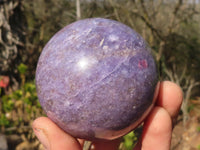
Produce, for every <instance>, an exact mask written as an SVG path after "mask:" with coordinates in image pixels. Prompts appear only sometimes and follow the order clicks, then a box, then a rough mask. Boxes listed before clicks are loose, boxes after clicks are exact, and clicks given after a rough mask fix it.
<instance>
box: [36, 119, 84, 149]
mask: <svg viewBox="0 0 200 150" xmlns="http://www.w3.org/2000/svg"><path fill="white" fill-rule="evenodd" d="M32 128H33V131H34V133H35V135H36V136H37V138H38V139H39V141H40V142H41V143H42V144H43V146H44V147H45V148H46V149H47V150H81V146H80V144H79V142H78V141H77V140H76V139H75V138H74V137H72V136H70V135H69V134H67V133H65V132H64V131H63V130H61V129H60V128H59V127H58V126H57V125H56V124H55V123H54V122H52V121H51V120H50V119H49V118H47V117H40V118H38V119H36V120H35V121H34V122H33V124H32Z"/></svg>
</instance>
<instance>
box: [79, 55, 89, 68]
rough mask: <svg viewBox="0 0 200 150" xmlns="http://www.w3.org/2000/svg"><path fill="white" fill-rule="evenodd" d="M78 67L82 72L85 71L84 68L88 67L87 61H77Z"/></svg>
mask: <svg viewBox="0 0 200 150" xmlns="http://www.w3.org/2000/svg"><path fill="white" fill-rule="evenodd" d="M77 65H78V67H79V68H80V69H82V70H85V69H86V68H88V65H89V61H88V59H86V58H82V59H80V60H79V61H78V63H77Z"/></svg>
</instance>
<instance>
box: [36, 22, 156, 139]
mask: <svg viewBox="0 0 200 150" xmlns="http://www.w3.org/2000/svg"><path fill="white" fill-rule="evenodd" d="M157 83H158V75H157V70H156V64H155V61H154V59H153V57H152V54H151V50H150V48H149V47H148V45H147V44H146V42H145V41H144V39H143V38H142V37H141V36H140V35H139V34H138V33H136V32H135V31H134V30H132V29H131V28H130V27H128V26H126V25H124V24H122V23H119V22H117V21H114V20H109V19H102V18H93V19H85V20H80V21H77V22H74V23H72V24H70V25H68V26H66V27H64V28H63V29H62V30H60V31H59V32H58V33H56V34H55V35H54V36H53V37H52V38H51V40H50V41H49V42H48V43H47V45H46V46H45V47H44V49H43V51H42V53H41V56H40V58H39V61H38V64H37V70H36V86H37V92H38V97H39V101H40V103H41V105H42V107H43V109H44V111H45V112H46V113H47V116H48V117H49V118H50V119H51V120H53V121H54V122H55V123H56V124H57V125H58V126H59V127H61V128H62V129H63V130H64V131H66V132H67V133H69V134H71V135H72V136H74V137H77V138H84V139H88V140H99V139H107V140H111V139H114V138H117V137H120V136H122V135H124V134H126V133H128V132H129V131H131V130H132V129H133V128H135V127H136V126H138V124H139V123H141V121H142V120H143V119H144V118H145V117H146V116H147V114H148V113H149V111H150V110H151V108H152V106H153V103H154V102H153V101H154V100H153V99H155V98H154V97H155V96H154V93H155V90H156V85H157Z"/></svg>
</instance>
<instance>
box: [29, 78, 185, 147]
mask: <svg viewBox="0 0 200 150" xmlns="http://www.w3.org/2000/svg"><path fill="white" fill-rule="evenodd" d="M181 103H182V90H181V88H180V87H179V86H177V85H176V84H174V83H172V82H169V81H164V82H161V84H160V90H159V94H158V98H157V101H156V104H155V107H154V108H153V110H152V111H151V113H150V114H149V115H148V117H147V118H146V119H145V121H144V126H143V133H142V136H141V139H140V140H139V142H138V143H137V145H136V147H135V148H134V150H141V149H142V150H169V149H170V143H171V135H172V126H173V123H174V121H175V120H176V117H177V116H178V112H179V110H180V106H181ZM32 127H33V130H34V132H35V134H36V136H37V137H38V139H39V140H40V142H41V143H42V144H43V145H44V147H45V148H46V149H47V150H82V148H83V144H84V140H81V139H76V138H74V137H72V136H71V135H69V134H67V133H66V132H64V131H63V130H61V129H60V128H59V127H58V126H57V125H56V124H55V123H53V122H52V121H51V120H50V119H48V118H47V117H40V118H38V119H36V120H35V121H34V122H33V124H32ZM120 141H121V139H120V138H119V139H115V140H112V141H103V142H92V145H93V150H117V149H118V146H119V144H120Z"/></svg>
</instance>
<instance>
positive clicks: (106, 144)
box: [92, 138, 121, 150]
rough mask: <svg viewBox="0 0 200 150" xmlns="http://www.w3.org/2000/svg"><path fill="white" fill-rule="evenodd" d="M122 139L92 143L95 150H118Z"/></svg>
mask: <svg viewBox="0 0 200 150" xmlns="http://www.w3.org/2000/svg"><path fill="white" fill-rule="evenodd" d="M120 142H121V138H119V139H115V140H111V141H98V142H93V143H92V149H93V150H118V148H119V144H120Z"/></svg>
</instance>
